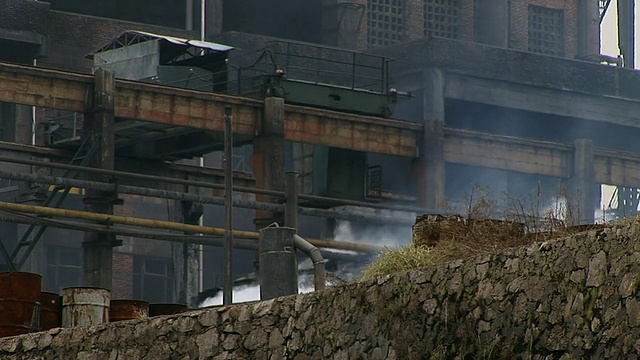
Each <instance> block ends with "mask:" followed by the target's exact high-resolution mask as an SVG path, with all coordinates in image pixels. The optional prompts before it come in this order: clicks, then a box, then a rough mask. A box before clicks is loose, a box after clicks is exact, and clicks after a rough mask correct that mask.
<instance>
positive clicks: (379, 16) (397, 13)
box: [367, 0, 405, 47]
mask: <svg viewBox="0 0 640 360" xmlns="http://www.w3.org/2000/svg"><path fill="white" fill-rule="evenodd" d="M367 9H368V10H367V26H368V34H367V43H368V45H369V47H377V46H387V45H392V44H395V43H398V42H400V41H402V40H404V38H405V18H404V16H405V1H404V0H368V2H367Z"/></svg>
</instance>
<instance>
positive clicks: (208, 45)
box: [85, 30, 235, 59]
mask: <svg viewBox="0 0 640 360" xmlns="http://www.w3.org/2000/svg"><path fill="white" fill-rule="evenodd" d="M154 39H158V40H164V41H168V42H170V43H172V44H176V45H182V46H185V47H195V48H199V49H208V50H213V51H229V50H233V49H235V48H234V47H232V46H228V45H223V44H218V43H213V42H208V41H200V40H189V39H183V38H179V37H175V36H167V35H160V34H153V33H150V32H145V31H137V30H127V31H124V32H122V33H120V34H119V35H118V36H116V37H115V38H114V39H113V40H112V41H111V42H110V43H109V44H107V45H105V46H103V47H101V48H100V49H97V50H94V51H92V52H90V53H89V54H87V55H86V56H85V57H86V58H89V59H92V58H93V55H94V54H97V53H101V52H104V51H109V50H113V49H118V48H121V47H125V46H128V45H133V44H138V43H141V42H144V41H149V40H154Z"/></svg>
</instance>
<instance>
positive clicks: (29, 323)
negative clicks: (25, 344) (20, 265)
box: [0, 272, 42, 337]
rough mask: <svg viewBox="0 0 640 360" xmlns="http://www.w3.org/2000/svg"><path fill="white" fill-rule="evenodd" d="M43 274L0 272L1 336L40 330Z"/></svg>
mask: <svg viewBox="0 0 640 360" xmlns="http://www.w3.org/2000/svg"><path fill="white" fill-rule="evenodd" d="M41 288H42V276H40V275H38V274H32V273H25V272H0V337H5V336H14V335H20V334H25V333H29V332H34V331H38V327H39V323H40V303H39V302H38V299H39V298H40V290H41Z"/></svg>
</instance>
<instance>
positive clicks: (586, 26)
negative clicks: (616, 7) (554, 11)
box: [578, 0, 613, 59]
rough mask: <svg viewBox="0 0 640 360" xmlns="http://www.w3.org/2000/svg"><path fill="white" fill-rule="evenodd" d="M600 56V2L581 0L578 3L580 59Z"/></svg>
mask: <svg viewBox="0 0 640 360" xmlns="http://www.w3.org/2000/svg"><path fill="white" fill-rule="evenodd" d="M611 10H613V9H611ZM598 55H600V11H599V9H598V1H596V0H580V1H579V2H578V57H579V58H582V59H585V58H586V59H588V58H592V57H596V56H598Z"/></svg>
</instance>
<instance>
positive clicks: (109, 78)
mask: <svg viewBox="0 0 640 360" xmlns="http://www.w3.org/2000/svg"><path fill="white" fill-rule="evenodd" d="M114 109H115V77H114V73H113V72H110V71H106V70H104V69H97V70H96V74H95V86H94V92H93V104H92V109H91V110H90V111H89V112H87V113H86V114H85V121H84V128H83V134H82V136H83V137H84V138H89V141H90V143H91V144H96V143H99V144H100V149H99V150H98V152H97V153H96V155H95V156H94V157H93V158H92V159H90V162H89V166H91V167H95V168H102V169H109V170H113V167H114V159H115V156H114V136H113V131H114V124H113V123H114ZM87 178H88V179H89V180H93V181H106V182H108V181H109V180H110V179H109V177H108V176H105V175H97V174H90V175H87ZM115 200H116V194H113V193H106V192H103V191H96V190H87V191H86V192H85V197H84V210H85V211H88V212H95V213H103V214H113V205H114V202H115ZM114 245H115V236H114V235H110V234H97V233H93V232H86V233H85V235H84V242H83V243H82V246H83V249H84V263H83V267H84V269H83V270H84V284H85V285H87V286H96V287H101V288H105V289H111V277H112V256H113V249H112V247H113V246H114Z"/></svg>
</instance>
